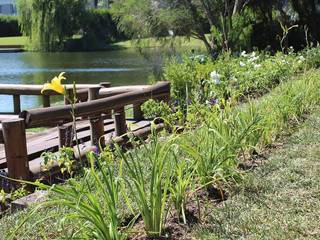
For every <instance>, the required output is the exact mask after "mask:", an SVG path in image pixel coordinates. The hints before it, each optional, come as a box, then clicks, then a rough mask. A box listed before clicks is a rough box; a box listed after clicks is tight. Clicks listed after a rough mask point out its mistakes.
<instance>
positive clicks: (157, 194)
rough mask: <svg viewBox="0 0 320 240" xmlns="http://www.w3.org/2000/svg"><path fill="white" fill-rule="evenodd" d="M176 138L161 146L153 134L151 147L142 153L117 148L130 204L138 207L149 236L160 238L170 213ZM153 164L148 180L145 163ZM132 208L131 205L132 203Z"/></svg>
mask: <svg viewBox="0 0 320 240" xmlns="http://www.w3.org/2000/svg"><path fill="white" fill-rule="evenodd" d="M173 140H174V138H172V139H168V140H167V141H166V142H165V143H163V144H161V142H160V141H159V138H158V137H157V136H156V132H155V131H154V132H153V133H152V138H151V141H150V144H148V145H146V144H145V145H144V148H142V149H140V151H131V152H128V153H123V151H122V150H121V148H119V147H117V154H118V155H119V156H121V160H122V161H123V163H124V167H125V171H126V172H127V173H128V174H127V177H126V178H124V181H125V182H126V187H127V188H128V189H129V191H130V193H131V196H132V198H131V201H133V202H134V203H135V204H136V206H138V209H139V213H140V214H141V216H142V219H143V222H144V227H145V230H146V232H147V235H148V236H161V234H162V229H163V226H164V223H165V218H166V214H167V212H168V206H167V199H168V198H169V196H168V190H169V186H170V178H171V169H170V168H169V167H168V163H169V161H170V157H171V155H170V154H169V153H170V152H171V151H170V150H171V146H172V142H173ZM144 161H147V162H148V163H149V165H150V172H151V176H150V179H148V180H147V178H146V174H145V173H144V169H145V167H144V166H143V165H144V164H143V162H144ZM129 204H130V205H131V203H129Z"/></svg>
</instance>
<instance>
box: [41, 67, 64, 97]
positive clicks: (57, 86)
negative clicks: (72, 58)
mask: <svg viewBox="0 0 320 240" xmlns="http://www.w3.org/2000/svg"><path fill="white" fill-rule="evenodd" d="M64 74H65V73H64V72H62V73H60V74H59V76H58V77H57V76H56V77H54V78H53V79H52V80H51V83H45V84H44V85H43V88H42V90H41V94H43V93H44V92H45V91H47V90H53V91H55V92H57V93H60V94H64V93H65V88H64V86H63V85H62V84H61V81H62V80H65V79H66V78H65V77H64V76H63V75H64Z"/></svg>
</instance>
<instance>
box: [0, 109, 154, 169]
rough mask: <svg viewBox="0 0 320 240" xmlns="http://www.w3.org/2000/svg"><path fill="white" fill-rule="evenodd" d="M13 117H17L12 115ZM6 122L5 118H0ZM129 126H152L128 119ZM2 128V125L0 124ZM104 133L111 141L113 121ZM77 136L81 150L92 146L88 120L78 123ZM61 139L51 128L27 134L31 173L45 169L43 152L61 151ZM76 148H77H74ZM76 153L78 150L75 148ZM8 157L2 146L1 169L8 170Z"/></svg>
mask: <svg viewBox="0 0 320 240" xmlns="http://www.w3.org/2000/svg"><path fill="white" fill-rule="evenodd" d="M11 116H12V117H16V116H13V115H11ZM0 119H3V120H4V117H2V115H1V117H0ZM127 126H129V128H130V130H131V131H137V130H141V129H144V128H147V127H149V126H150V121H148V120H143V121H135V120H130V119H127ZM0 127H1V123H0ZM104 131H105V135H104V137H105V139H106V140H109V139H110V138H111V137H113V136H114V133H115V126H114V120H113V119H105V120H104ZM77 136H78V139H79V143H80V148H81V150H83V149H84V148H86V147H89V146H91V144H90V125H89V121H88V120H82V121H78V122H77ZM58 146H59V139H58V131H57V128H56V127H55V128H50V129H47V130H44V131H43V132H41V133H27V149H28V158H29V165H30V171H31V172H32V173H33V174H34V175H38V174H39V173H40V172H41V171H42V168H43V158H42V157H41V154H42V153H43V152H56V151H58V149H59V147H58ZM74 148H75V147H74ZM75 152H76V148H75ZM6 167H7V163H6V156H5V150H4V145H3V144H0V169H6Z"/></svg>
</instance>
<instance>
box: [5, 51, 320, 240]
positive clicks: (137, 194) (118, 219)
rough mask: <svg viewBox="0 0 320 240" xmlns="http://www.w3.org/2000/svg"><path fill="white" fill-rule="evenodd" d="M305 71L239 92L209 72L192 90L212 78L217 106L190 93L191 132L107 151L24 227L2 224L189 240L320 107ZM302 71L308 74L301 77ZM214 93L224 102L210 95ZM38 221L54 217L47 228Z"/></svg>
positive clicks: (317, 83) (20, 233)
mask: <svg viewBox="0 0 320 240" xmlns="http://www.w3.org/2000/svg"><path fill="white" fill-rule="evenodd" d="M243 57H246V56H243ZM246 58H247V57H246ZM250 58H253V56H252V55H251V56H250ZM293 58H294V60H293V61H296V60H297V56H294V57H293ZM237 61H239V60H237ZM248 61H249V60H248ZM255 61H256V60H255ZM266 61H267V62H269V61H271V62H272V61H273V60H266ZM277 61H278V60H277ZM279 61H280V60H279ZM305 61H306V60H305ZM256 64H260V63H256ZM265 64H269V63H265ZM261 65H263V63H261ZM203 66H205V67H206V68H208V69H209V66H206V65H203V64H200V65H199V66H198V67H199V68H202V67H203ZM301 66H304V67H301ZM240 67H241V66H240ZM259 68H260V67H259ZM270 68H271V67H270ZM303 68H306V65H299V67H298V69H300V70H299V71H296V70H294V71H293V72H291V70H292V69H291V70H290V71H288V72H290V74H288V75H285V77H284V76H283V75H281V74H280V72H281V71H282V70H281V71H279V72H277V74H276V75H275V76H281V77H282V79H281V80H279V79H278V80H277V81H275V79H277V77H273V78H270V79H271V80H270V79H269V78H268V79H269V80H270V81H271V82H270V81H269V80H268V81H264V82H263V83H264V84H265V85H261V84H258V85H256V82H255V81H253V80H252V81H249V80H248V82H249V83H248V85H246V86H245V87H243V88H242V87H241V86H242V85H241V84H240V85H236V86H234V88H231V90H230V88H229V87H230V86H231V85H226V84H229V83H230V81H227V77H226V76H225V74H222V73H218V72H215V73H214V74H210V72H209V71H207V73H206V74H204V75H203V76H204V77H201V78H200V79H198V80H199V81H198V82H196V81H195V82H194V83H192V84H193V85H190V93H192V94H193V93H194V91H196V90H197V89H200V90H201V88H202V87H203V86H204V85H201V84H200V85H199V83H201V80H203V79H205V78H209V77H211V78H212V80H213V81H214V82H213V83H210V84H209V85H206V86H204V87H205V88H204V89H203V91H204V92H203V93H204V95H203V96H202V97H203V98H204V100H205V101H210V98H212V97H214V98H215V99H216V100H218V103H217V102H216V101H215V102H214V103H213V104H201V103H199V102H198V103H197V102H195V99H196V96H195V95H192V94H191V95H188V91H186V92H185V93H186V96H183V97H181V96H180V97H179V99H180V100H181V99H184V97H186V98H185V99H186V100H187V102H188V100H189V99H191V100H192V105H189V106H188V109H187V113H188V115H187V124H186V125H185V131H184V132H182V133H179V134H176V133H175V132H174V131H173V132H171V133H170V134H168V133H166V132H162V134H161V135H160V136H159V135H158V134H155V133H154V134H152V136H151V137H150V139H149V141H148V144H144V145H142V146H136V148H135V149H133V150H131V151H127V152H123V151H122V149H120V148H116V151H114V152H112V151H109V150H108V149H106V151H104V152H103V153H102V154H101V155H99V156H98V155H95V154H94V153H91V154H89V155H88V158H89V160H90V162H91V165H92V166H91V167H90V168H88V169H86V170H85V171H84V175H83V176H81V177H79V178H76V179H70V180H69V181H67V183H66V184H65V185H62V186H59V185H56V186H54V187H50V186H45V185H43V184H37V185H38V187H40V188H42V189H47V190H49V189H50V190H51V192H52V193H51V194H50V195H49V197H48V201H47V202H45V203H44V204H43V205H37V206H36V207H35V208H31V209H29V210H27V212H29V215H28V218H27V220H26V221H23V223H24V224H22V225H17V227H16V228H10V227H9V228H8V229H6V226H10V223H11V222H12V221H16V219H19V216H22V215H23V213H17V214H15V215H12V216H8V217H4V218H3V219H2V220H1V223H4V224H1V226H2V227H3V229H6V230H5V232H6V235H8V236H9V235H10V234H11V235H15V236H16V237H18V238H19V239H23V238H26V239H29V238H30V237H31V238H32V237H35V236H34V234H36V235H37V237H40V238H41V237H43V236H46V237H48V238H53V237H61V236H68V237H80V238H81V237H84V238H106V239H126V238H129V239H163V238H170V239H181V238H185V237H187V236H188V234H189V232H190V231H192V229H193V227H194V226H199V225H202V226H206V225H208V224H209V222H210V221H208V220H209V218H207V216H209V214H210V211H212V210H213V209H215V206H217V204H218V203H219V202H221V201H222V200H225V199H226V198H227V196H228V195H229V194H230V193H229V192H228V191H226V190H227V189H229V188H227V187H226V186H228V185H230V184H231V185H232V184H233V183H238V182H240V181H241V179H242V178H243V175H244V174H245V172H246V167H247V166H248V163H252V161H251V160H255V161H256V163H255V164H257V162H261V158H262V159H263V158H264V155H263V154H262V153H263V152H264V151H265V149H267V148H268V146H272V144H273V143H274V142H277V139H278V138H279V136H283V135H284V134H287V133H288V132H290V129H291V128H292V126H296V125H297V124H300V123H301V122H302V119H303V118H304V117H305V114H308V113H310V112H312V111H313V110H314V108H315V107H316V106H317V105H319V103H320V94H319V93H318V89H320V80H319V79H320V78H319V77H320V72H319V70H310V71H306V72H304V73H302V71H303V70H302V69H303ZM212 70H213V67H212V66H211V65H210V71H212ZM246 71H247V70H246ZM259 71H260V70H259ZM261 71H262V70H261ZM264 71H266V70H264ZM298 72H299V73H301V75H299V76H297V77H294V78H292V76H293V74H297V73H298ZM211 73H212V72H211ZM255 74H256V73H254V74H253V76H256V75H255ZM210 75H211V76H210ZM263 76H266V75H264V74H262V77H261V78H259V79H258V80H257V82H262V80H261V79H265V78H264V77H263ZM189 77H190V76H189ZM202 78H203V79H202ZM193 79H194V78H193ZM252 79H254V78H252ZM216 80H219V81H216ZM289 80H290V81H289ZM224 82H225V83H226V84H224ZM270 83H271V85H270ZM190 84H191V83H190ZM250 84H255V85H250ZM277 84H280V86H278V87H276V88H275V89H274V90H272V91H271V92H270V93H269V94H267V95H266V96H263V97H261V98H260V99H257V100H250V99H248V98H246V100H247V101H246V103H244V104H242V105H238V104H237V103H236V104H235V103H234V102H233V99H238V100H239V99H241V98H238V96H243V95H246V94H248V93H252V91H255V90H254V89H257V91H256V92H259V89H264V90H265V89H267V88H269V87H274V86H276V85H277ZM173 85H174V87H173V91H175V89H176V88H175V86H176V87H177V86H178V85H175V82H173ZM225 86H228V87H227V88H225ZM219 89H220V90H221V91H219ZM226 89H227V90H226ZM233 89H234V90H233ZM302 89H303V91H301V90H302ZM225 90H226V91H225ZM211 91H214V92H215V94H216V95H215V96H211V95H210V94H211V93H210V92H211ZM180 93H182V92H180ZM239 93H241V94H240V95H239ZM208 94H209V95H208ZM177 97H178V96H177ZM181 102H182V101H181ZM182 107H183V106H182ZM150 114H152V113H150ZM170 115H171V113H170V111H168V116H169V117H170V119H172V120H173V121H176V120H177V119H178V118H179V115H177V114H176V113H174V116H170ZM195 126H197V127H196V128H195ZM132 144H133V145H135V142H134V141H133V142H132ZM94 163H95V164H94ZM249 166H250V165H249ZM253 166H254V165H253ZM244 169H245V170H244ZM225 191H226V192H225ZM210 193H211V195H210ZM212 193H213V194H212ZM219 206H220V205H219ZM62 214H63V215H64V217H63V221H62V220H61V215H62ZM15 218H16V219H15ZM39 219H45V223H44V222H42V221H39ZM34 223H38V224H36V226H37V228H39V229H41V230H39V231H37V232H36V233H35V232H34V227H31V226H34ZM222 224H223V223H222ZM48 225H49V226H50V227H48ZM79 226H81V228H80V227H79ZM30 230H31V231H30ZM35 238H36V237H35Z"/></svg>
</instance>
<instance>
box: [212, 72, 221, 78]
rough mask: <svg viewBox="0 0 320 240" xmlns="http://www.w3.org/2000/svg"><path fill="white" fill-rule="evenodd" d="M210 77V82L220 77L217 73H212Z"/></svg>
mask: <svg viewBox="0 0 320 240" xmlns="http://www.w3.org/2000/svg"><path fill="white" fill-rule="evenodd" d="M210 77H211V79H212V80H216V79H218V80H220V77H221V76H220V74H219V73H217V71H213V72H211V73H210Z"/></svg>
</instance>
